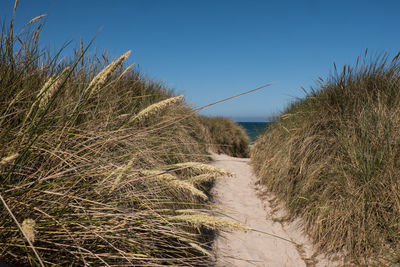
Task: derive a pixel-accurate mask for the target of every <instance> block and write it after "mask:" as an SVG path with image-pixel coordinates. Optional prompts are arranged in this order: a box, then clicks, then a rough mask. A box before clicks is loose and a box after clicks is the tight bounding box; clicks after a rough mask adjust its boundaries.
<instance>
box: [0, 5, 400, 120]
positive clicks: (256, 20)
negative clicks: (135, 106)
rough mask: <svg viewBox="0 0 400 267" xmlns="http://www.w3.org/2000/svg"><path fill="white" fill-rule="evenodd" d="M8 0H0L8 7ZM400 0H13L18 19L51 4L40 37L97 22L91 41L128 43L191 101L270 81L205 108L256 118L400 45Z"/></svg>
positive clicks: (73, 32) (88, 33)
mask: <svg viewBox="0 0 400 267" xmlns="http://www.w3.org/2000/svg"><path fill="white" fill-rule="evenodd" d="M13 4H14V1H13V0H2V1H1V2H0V17H1V19H2V20H3V21H4V20H5V19H6V18H7V17H9V16H10V13H11V10H12V6H13ZM399 10H400V1H384V0H383V1H382V0H380V1H378V0H377V1H366V0H363V1H351V0H347V1H322V0H321V1H318V0H309V1H266V0H265V1H261V0H260V1H254V0H247V1H246V0H243V1H234V0H230V1H222V0H221V1H219V0H211V1H209V0H196V1H195V0H132V1H127V0H126V1H118V0H113V1H101V0H98V1H84V0H80V1H75V0H70V1H67V0H65V1H61V0H58V1H53V0H43V1H31V0H20V3H19V8H18V11H17V18H16V19H17V22H18V23H17V25H19V26H21V25H22V24H23V22H26V21H27V20H29V19H31V18H33V17H35V16H37V15H40V14H42V13H46V14H49V16H48V20H47V23H46V26H45V28H44V31H43V34H42V39H41V43H42V44H43V45H46V46H48V47H51V48H52V49H56V48H59V47H60V46H61V45H62V44H63V43H64V42H66V41H71V40H72V41H73V44H72V46H71V48H72V47H77V46H78V43H79V39H80V37H82V38H83V39H84V40H85V41H89V40H90V39H91V38H92V37H93V36H94V35H95V34H96V33H97V32H98V31H99V29H100V28H102V31H101V32H100V33H99V35H98V37H97V39H96V41H95V46H97V47H98V48H100V49H108V50H109V52H110V56H112V57H114V58H115V57H117V56H119V55H121V54H122V53H124V52H125V51H127V50H132V55H131V57H130V59H129V63H133V62H135V63H136V64H137V65H139V66H140V69H141V70H142V72H144V73H145V74H146V75H147V76H148V77H150V78H153V79H157V80H162V81H165V84H166V85H168V86H170V87H172V88H175V89H176V90H177V92H181V93H184V94H185V95H186V98H187V100H188V102H189V103H191V104H193V106H195V107H198V106H202V105H205V104H208V103H210V102H214V101H217V100H220V99H222V98H226V97H229V96H232V95H234V94H237V93H240V92H243V91H245V90H249V89H253V88H256V87H258V86H260V85H263V84H265V83H270V82H273V83H274V85H273V86H271V87H268V88H265V89H263V90H262V91H259V92H256V93H253V94H250V95H246V96H243V97H241V98H238V99H235V100H233V101H231V102H229V103H224V104H220V105H218V106H215V107H212V108H209V109H207V110H205V111H204V112H203V113H204V114H210V115H223V116H229V117H233V118H235V119H238V120H251V121H252V120H256V119H257V120H260V119H261V120H262V119H263V118H265V117H267V116H269V115H273V114H274V113H277V112H279V111H281V110H282V109H284V107H285V106H286V105H287V104H288V103H290V102H291V101H293V100H294V99H295V98H296V97H303V96H304V93H303V92H302V90H301V87H305V88H308V87H309V86H312V85H314V84H315V81H316V79H317V78H318V77H319V76H321V77H327V76H328V75H329V73H331V72H332V71H333V62H336V64H337V65H338V66H343V64H348V63H350V64H352V63H354V61H355V58H356V57H357V56H358V55H360V54H362V53H363V51H364V50H365V48H368V50H369V51H370V52H372V53H371V54H375V53H383V52H385V51H387V52H389V53H390V54H395V53H397V51H398V50H400V34H399V29H400V16H399Z"/></svg>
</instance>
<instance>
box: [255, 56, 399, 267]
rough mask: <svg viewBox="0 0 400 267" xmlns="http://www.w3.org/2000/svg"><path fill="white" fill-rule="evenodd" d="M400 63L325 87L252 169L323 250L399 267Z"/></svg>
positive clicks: (299, 105)
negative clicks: (301, 222)
mask: <svg viewBox="0 0 400 267" xmlns="http://www.w3.org/2000/svg"><path fill="white" fill-rule="evenodd" d="M399 125H400V63H399V59H398V56H397V57H395V58H394V59H393V60H392V61H389V60H388V58H387V57H386V56H383V57H381V58H378V59H377V60H372V61H369V60H367V59H365V60H363V62H360V60H359V59H357V63H356V65H355V66H354V67H349V66H345V67H344V69H343V71H342V72H341V73H337V72H336V74H335V75H333V76H332V77H330V78H329V79H328V80H327V81H323V80H321V83H320V85H319V87H318V88H312V89H311V91H310V92H309V93H308V94H307V97H306V98H305V99H303V100H299V101H296V102H295V103H293V104H292V105H290V106H289V107H288V108H287V109H286V110H285V111H284V112H283V114H282V115H281V116H280V117H279V118H278V119H277V120H276V122H274V123H273V124H272V125H270V127H269V130H268V131H267V132H266V133H265V134H264V135H262V136H260V137H259V139H258V140H257V142H256V143H255V146H254V150H253V151H252V155H251V158H252V162H253V167H254V170H255V172H256V174H257V175H258V177H259V179H260V181H261V183H262V184H264V185H265V186H266V187H267V188H268V189H269V190H270V191H271V192H273V193H275V194H276V195H277V196H278V197H279V199H280V200H282V201H284V203H286V206H287V208H288V210H289V218H292V219H293V218H296V217H301V218H303V219H304V222H305V225H304V226H305V230H306V232H307V233H308V234H309V235H310V236H311V237H312V239H313V241H314V243H315V244H316V245H317V247H318V248H320V249H322V250H323V251H325V252H327V253H329V254H335V253H339V254H341V255H342V256H344V258H345V259H344V260H345V261H346V262H348V263H354V264H355V265H361V264H366V265H369V264H371V265H374V264H376V265H378V266H381V265H390V264H392V265H396V264H397V265H398V264H400V253H399V251H400V228H399V227H400V161H399V158H400V128H399Z"/></svg>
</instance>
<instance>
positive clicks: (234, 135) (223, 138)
mask: <svg viewBox="0 0 400 267" xmlns="http://www.w3.org/2000/svg"><path fill="white" fill-rule="evenodd" d="M202 121H203V123H204V124H205V126H206V128H207V129H209V132H210V135H209V138H208V140H209V144H210V149H211V150H212V151H214V152H216V153H224V154H227V155H230V156H232V157H240V158H246V157H248V156H249V145H250V139H249V137H248V136H247V133H246V131H245V130H244V129H243V127H242V126H240V125H239V124H238V123H236V122H234V121H233V120H232V119H229V118H224V117H203V118H202Z"/></svg>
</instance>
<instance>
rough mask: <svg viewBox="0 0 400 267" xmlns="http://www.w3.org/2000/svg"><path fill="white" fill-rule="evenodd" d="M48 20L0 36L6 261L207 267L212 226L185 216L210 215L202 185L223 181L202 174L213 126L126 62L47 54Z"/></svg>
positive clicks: (1, 227)
mask: <svg viewBox="0 0 400 267" xmlns="http://www.w3.org/2000/svg"><path fill="white" fill-rule="evenodd" d="M16 6H17V2H16ZM14 13H15V10H14ZM41 18H42V17H41V16H39V17H37V18H35V19H34V20H32V21H31V22H30V23H29V24H28V25H26V27H24V29H23V30H22V31H20V32H17V31H16V30H15V29H14V26H13V21H11V23H10V25H9V26H5V24H4V25H3V27H2V31H1V36H0V38H1V39H0V95H1V98H0V136H1V137H0V179H1V185H0V196H1V201H2V202H1V204H0V207H1V208H0V247H1V248H0V259H1V260H2V261H5V262H7V263H9V264H21V265H42V266H44V265H68V266H93V265H104V266H115V265H118V266H124V265H125V266H133V265H134V266H159V265H165V264H172V265H176V266H194V265H196V266H205V265H207V264H208V262H209V258H210V253H209V252H207V251H208V249H209V247H208V246H209V242H210V239H209V238H208V236H207V235H205V234H204V233H205V230H207V228H208V227H207V225H204V227H203V226H202V223H201V221H197V223H196V225H193V223H192V222H191V221H190V218H189V217H182V216H183V215H182V213H179V212H178V210H190V211H193V210H194V211H196V212H198V213H199V214H203V215H204V216H207V211H208V209H209V205H208V202H207V201H208V196H207V194H208V192H207V190H208V188H209V187H208V186H205V184H208V183H210V182H211V181H212V180H213V179H214V178H216V177H218V176H220V175H221V174H226V172H224V171H222V170H219V169H217V168H215V167H209V168H206V167H205V166H206V165H204V164H201V163H206V162H208V161H209V155H208V153H207V150H208V149H209V145H208V144H209V143H210V138H211V135H210V131H209V129H208V128H207V126H206V125H205V124H204V123H203V122H202V120H201V119H200V116H198V115H192V116H187V114H188V113H191V112H192V110H191V108H190V107H189V106H188V105H187V104H185V102H184V99H183V98H182V96H175V95H174V94H173V92H172V91H171V90H168V89H167V88H166V87H165V86H163V85H162V84H161V83H159V82H154V81H150V80H148V79H146V78H145V77H143V76H142V75H140V73H139V72H138V71H136V70H134V69H132V66H129V67H127V68H125V64H124V61H125V60H126V59H127V57H128V56H129V54H130V53H129V52H128V53H125V54H124V55H122V56H121V57H119V58H118V59H117V60H115V61H110V60H109V59H108V57H107V56H106V54H101V55H97V54H96V53H94V54H90V53H89V52H87V51H88V47H89V45H90V44H89V45H88V46H84V45H83V43H81V47H80V49H76V50H75V57H73V58H71V59H69V60H67V59H63V60H61V58H60V54H59V53H55V54H54V55H52V54H51V53H50V52H48V51H45V50H42V49H41V48H40V46H39V36H40V31H41V29H42V27H43V25H42V24H41V21H40V19H41ZM60 52H61V51H60ZM187 162H189V163H187ZM194 162H197V163H194ZM182 163H185V164H182ZM204 177H207V179H205V178H204ZM185 218H186V219H185ZM193 218H195V217H193ZM217 226H223V224H218V225H215V227H214V228H218V227H217ZM214 228H213V229H214Z"/></svg>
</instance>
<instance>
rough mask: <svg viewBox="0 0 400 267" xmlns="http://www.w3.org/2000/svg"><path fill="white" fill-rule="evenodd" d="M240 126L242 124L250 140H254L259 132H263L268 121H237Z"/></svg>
mask: <svg viewBox="0 0 400 267" xmlns="http://www.w3.org/2000/svg"><path fill="white" fill-rule="evenodd" d="M238 123H239V125H240V126H242V127H243V128H244V129H245V130H246V133H247V135H248V136H249V137H250V140H251V141H252V142H254V141H255V140H256V139H257V137H258V136H259V135H260V134H263V133H264V132H265V131H266V130H267V128H268V125H269V124H271V123H270V122H238Z"/></svg>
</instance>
